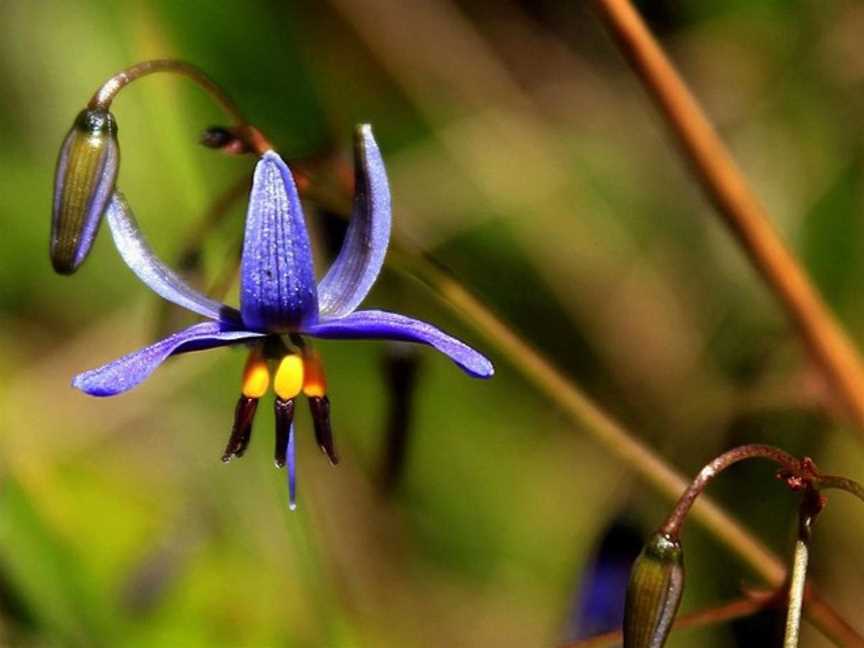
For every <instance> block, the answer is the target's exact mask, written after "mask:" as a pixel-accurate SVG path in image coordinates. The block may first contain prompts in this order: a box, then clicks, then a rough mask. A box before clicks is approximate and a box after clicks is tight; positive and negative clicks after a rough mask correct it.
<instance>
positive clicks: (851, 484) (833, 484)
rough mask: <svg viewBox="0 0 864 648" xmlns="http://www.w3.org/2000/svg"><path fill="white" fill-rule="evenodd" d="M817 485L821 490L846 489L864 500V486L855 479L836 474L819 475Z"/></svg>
mask: <svg viewBox="0 0 864 648" xmlns="http://www.w3.org/2000/svg"><path fill="white" fill-rule="evenodd" d="M816 486H817V487H818V488H819V490H824V489H826V488H836V489H839V490H844V491H846V492H847V493H849V494H851V495H854V496H855V497H857V498H858V499H860V500H861V501H862V502H864V486H862V485H861V484H859V483H858V482H856V481H855V480H854V479H848V478H846V477H836V476H834V475H819V479H818V481H817V482H816Z"/></svg>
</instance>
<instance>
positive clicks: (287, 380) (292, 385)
mask: <svg viewBox="0 0 864 648" xmlns="http://www.w3.org/2000/svg"><path fill="white" fill-rule="evenodd" d="M301 389H303V360H302V359H301V358H300V356H299V355H297V354H296V353H289V354H288V355H286V356H285V357H284V358H282V360H280V361H279V367H278V368H277V369H276V377H275V378H274V379H273V391H275V392H276V395H277V396H278V397H279V398H281V399H282V400H288V399H290V398H294V397H295V396H296V395H297V394H299V393H300V390H301Z"/></svg>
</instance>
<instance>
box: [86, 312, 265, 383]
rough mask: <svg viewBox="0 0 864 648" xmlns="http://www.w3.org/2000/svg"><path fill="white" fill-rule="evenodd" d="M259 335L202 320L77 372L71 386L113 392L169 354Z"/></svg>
mask: <svg viewBox="0 0 864 648" xmlns="http://www.w3.org/2000/svg"><path fill="white" fill-rule="evenodd" d="M260 336H261V334H260V333H253V332H251V331H236V330H224V326H223V325H221V324H219V323H218V322H202V323H200V324H195V325H193V326H190V327H189V328H186V329H183V330H182V331H178V332H176V333H172V334H171V335H169V336H168V337H167V338H165V339H164V340H160V341H159V342H156V343H155V344H151V345H150V346H148V347H145V348H143V349H139V350H138V351H134V352H132V353H129V354H127V355H125V356H123V357H122V358H119V359H117V360H114V361H113V362H109V363H108V364H106V365H103V366H102V367H99V368H98V369H91V370H90V371H85V372H84V373H81V374H78V375H77V376H75V378H74V379H73V380H72V386H73V387H75V388H77V389H80V390H81V391H83V392H85V393H87V394H90V395H91V396H115V395H117V394H122V393H123V392H125V391H129V390H130V389H132V388H133V387H135V386H136V385H138V384H139V383H141V382H142V381H143V380H144V379H145V378H147V377H148V376H149V375H150V374H151V373H153V371H154V370H155V369H156V367H158V366H159V365H161V364H162V363H163V362H165V360H166V359H167V358H168V357H169V356H171V355H175V354H178V353H186V352H187V351H200V350H203V349H212V348H214V347H220V346H227V345H230V344H236V343H238V342H242V341H243V340H249V339H253V338H257V337H260Z"/></svg>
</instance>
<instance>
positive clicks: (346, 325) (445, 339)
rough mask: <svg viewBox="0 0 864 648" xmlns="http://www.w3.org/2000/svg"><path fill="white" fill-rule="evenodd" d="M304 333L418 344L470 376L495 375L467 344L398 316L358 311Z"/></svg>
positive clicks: (482, 356) (483, 359)
mask: <svg viewBox="0 0 864 648" xmlns="http://www.w3.org/2000/svg"><path fill="white" fill-rule="evenodd" d="M302 333H303V334H304V335H310V336H312V337H319V338H330V339H346V340H347V339H351V340H373V339H374V340H398V341H401V342H419V343H420V344H428V345H429V346H431V347H434V348H435V349H437V350H438V351H440V352H441V353H443V354H444V355H446V356H447V357H449V358H450V359H451V360H452V361H453V362H455V363H456V364H457V365H459V366H460V367H461V368H462V369H463V370H464V371H465V372H466V373H468V374H469V375H471V376H474V377H476V378H489V377H491V376H492V374H494V373H495V368H494V367H493V366H492V363H491V362H489V360H488V358H486V357H485V356H484V355H482V354H481V353H478V352H477V351H475V350H474V349H472V348H471V347H469V346H468V345H467V344H463V343H462V342H460V341H459V340H457V339H456V338H453V337H450V336H449V335H447V334H446V333H444V332H443V331H441V330H440V329H437V328H435V327H434V326H432V325H431V324H427V323H426V322H421V321H420V320H415V319H412V318H410V317H406V316H405V315H399V314H398V313H388V312H386V311H378V310H368V311H356V312H354V313H352V314H351V315H348V316H347V317H342V318H340V319H330V320H322V321H320V322H319V323H318V324H315V325H313V326H307V327H306V328H304V329H303V331H302Z"/></svg>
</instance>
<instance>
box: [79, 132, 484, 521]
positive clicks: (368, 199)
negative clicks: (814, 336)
mask: <svg viewBox="0 0 864 648" xmlns="http://www.w3.org/2000/svg"><path fill="white" fill-rule="evenodd" d="M354 150H355V169H356V170H355V178H356V189H355V195H354V206H353V213H352V218H351V222H350V224H349V226H348V230H347V232H346V235H345V240H344V242H343V244H342V249H341V250H340V252H339V254H338V256H337V257H336V260H335V261H334V262H333V264H332V265H331V267H330V269H329V270H328V271H327V273H326V274H325V275H324V278H323V279H322V280H321V281H320V282H319V283H318V284H317V285H316V283H315V273H314V268H313V263H312V253H311V246H310V244H309V235H308V234H307V232H306V224H305V222H304V219H303V212H302V208H301V205H300V199H299V196H298V193H297V188H296V186H295V184H294V180H293V178H292V176H291V172H290V171H289V169H288V166H287V165H286V164H285V162H283V161H282V159H281V158H280V157H279V155H278V154H277V153H275V152H274V151H268V152H266V153H265V154H264V155H263V156H261V158H260V160H259V161H258V164H257V166H256V168H255V175H254V180H253V184H252V191H251V195H250V198H249V208H248V212H247V216H246V232H245V236H244V242H243V257H242V261H241V279H240V309H239V311H238V310H237V309H235V308H232V307H231V306H227V305H225V304H222V303H219V302H217V301H214V300H212V299H209V298H208V297H205V296H204V295H202V294H200V293H199V292H197V291H196V290H194V289H193V288H191V287H190V286H188V285H187V284H186V283H185V282H184V281H183V280H182V279H180V278H179V277H178V276H177V275H176V274H175V273H174V272H173V271H171V270H170V269H169V268H168V267H167V266H166V265H165V264H164V263H163V262H162V261H161V260H159V259H158V257H156V255H155V254H154V253H153V251H152V250H151V249H150V247H149V246H148V244H147V242H146V241H145V240H144V238H143V236H142V234H141V231H140V230H139V228H138V226H137V223H136V222H135V219H134V216H133V214H132V211H131V209H130V208H129V205H128V204H127V203H126V201H125V199H124V198H123V196H122V195H121V194H120V193H119V192H117V191H115V192H114V194H113V196H112V198H111V201H110V203H109V205H108V208H107V210H106V219H107V221H108V224H109V226H110V228H111V232H112V235H113V237H114V242H115V245H116V247H117V249H118V251H119V252H120V254H121V256H122V257H123V259H124V261H125V262H126V264H127V265H128V266H129V267H130V268H131V269H132V270H133V272H135V274H136V275H138V277H139V278H140V279H141V280H142V281H144V283H146V284H147V285H148V286H149V287H150V288H152V289H153V290H154V291H155V292H156V293H158V294H159V295H161V296H162V297H164V298H165V299H167V300H169V301H171V302H173V303H175V304H178V305H180V306H183V307H184V308H187V309H188V310H190V311H193V312H195V313H198V314H199V315H203V316H204V317H206V318H207V321H205V322H202V323H198V324H195V325H193V326H190V327H189V328H186V329H183V330H182V331H178V332H176V333H173V334H171V335H169V336H168V337H166V338H165V339H163V340H160V341H158V342H156V343H155V344H152V345H150V346H148V347H145V348H143V349H140V350H138V351H135V352H133V353H130V354H128V355H125V356H123V357H122V358H119V359H117V360H115V361H113V362H110V363H108V364H106V365H104V366H102V367H99V368H98V369H92V370H90V371H86V372H84V373H82V374H79V375H78V376H76V377H75V379H74V380H73V383H72V384H73V385H74V386H75V387H76V388H78V389H80V390H81V391H83V392H86V393H87V394H90V395H92V396H114V395H116V394H121V393H123V392H126V391H128V390H130V389H132V388H133V387H135V386H136V385H138V384H139V383H141V382H142V381H143V380H145V379H146V378H147V377H148V376H150V374H151V373H153V371H154V370H155V369H156V368H157V367H158V366H159V365H161V364H162V363H163V362H164V361H165V360H166V359H167V358H169V357H170V356H172V355H177V354H180V353H187V352H190V351H200V350H203V349H211V348H215V347H222V346H231V345H236V344H245V345H247V346H249V347H250V354H249V359H248V361H247V364H246V369H245V371H244V376H243V382H242V394H241V397H240V400H239V401H238V403H237V407H236V410H235V420H234V428H233V430H232V433H231V438H230V439H229V442H228V447H227V448H226V450H225V455H224V456H223V460H225V461H228V460H230V459H231V458H232V457H234V456H240V455H242V454H243V452H244V451H245V449H246V446H247V445H248V443H249V439H250V435H251V429H252V419H253V416H254V414H255V410H256V408H257V404H258V399H259V398H261V396H263V395H264V394H265V393H266V392H267V390H268V388H269V386H270V382H271V378H272V383H273V390H274V392H275V394H276V404H275V413H276V427H277V430H276V456H275V458H276V463H277V465H278V466H280V467H281V466H282V465H284V464H285V463H287V465H288V476H289V486H290V496H291V504H292V507H293V505H294V501H295V471H294V434H293V414H294V400H295V398H296V397H297V396H298V395H299V394H300V393H304V394H305V395H306V396H307V397H308V398H309V402H310V407H311V410H312V415H313V421H314V426H315V435H316V438H317V440H318V444H319V445H320V446H321V448H322V450H323V451H324V452H325V453H326V454H327V456H328V457H329V458H330V460H331V461H332V462H333V463H336V461H337V457H336V453H335V451H334V448H333V442H332V437H331V434H330V403H329V400H328V399H327V395H326V382H325V379H324V372H323V367H322V365H321V361H320V358H319V357H318V355H317V354H316V353H315V351H314V349H313V348H312V347H311V345H310V344H309V343H308V341H307V340H305V338H306V337H312V338H330V339H385V340H398V341H404V342H417V343H421V344H427V345H429V346H432V347H433V348H435V349H437V350H438V351H440V352H441V353H443V354H445V355H446V356H448V357H449V358H450V359H451V360H452V361H453V362H455V363H456V364H457V365H458V366H459V367H461V368H462V369H463V370H464V371H465V372H466V373H468V374H469V375H471V376H475V377H478V378H488V377H490V376H492V374H493V371H494V370H493V367H492V363H491V362H489V360H488V359H487V358H485V357H484V356H483V355H481V354H480V353H478V352H477V351H475V350H474V349H472V348H470V347H469V346H467V345H465V344H463V343H462V342H460V341H458V340H456V339H454V338H453V337H451V336H449V335H447V334H446V333H444V332H442V331H440V330H439V329H437V328H436V327H434V326H432V325H431V324H427V323H426V322H422V321H419V320H416V319H412V318H410V317H407V316H405V315H400V314H398V313H390V312H386V311H380V310H357V307H358V306H359V305H360V303H361V302H362V301H363V299H364V298H365V297H366V295H367V293H368V292H369V290H370V289H371V287H372V285H373V284H374V283H375V279H376V278H377V276H378V273H379V271H380V270H381V266H382V265H383V263H384V256H385V254H386V251H387V245H388V242H389V238H390V221H391V216H390V190H389V186H388V182H387V175H386V171H385V169H384V163H383V160H382V159H381V153H380V151H379V150H378V146H377V144H376V143H375V139H374V138H373V136H372V130H371V128H370V127H369V126H368V125H364V126H361V127H359V128H358V130H357V133H356V138H355V147H354Z"/></svg>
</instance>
